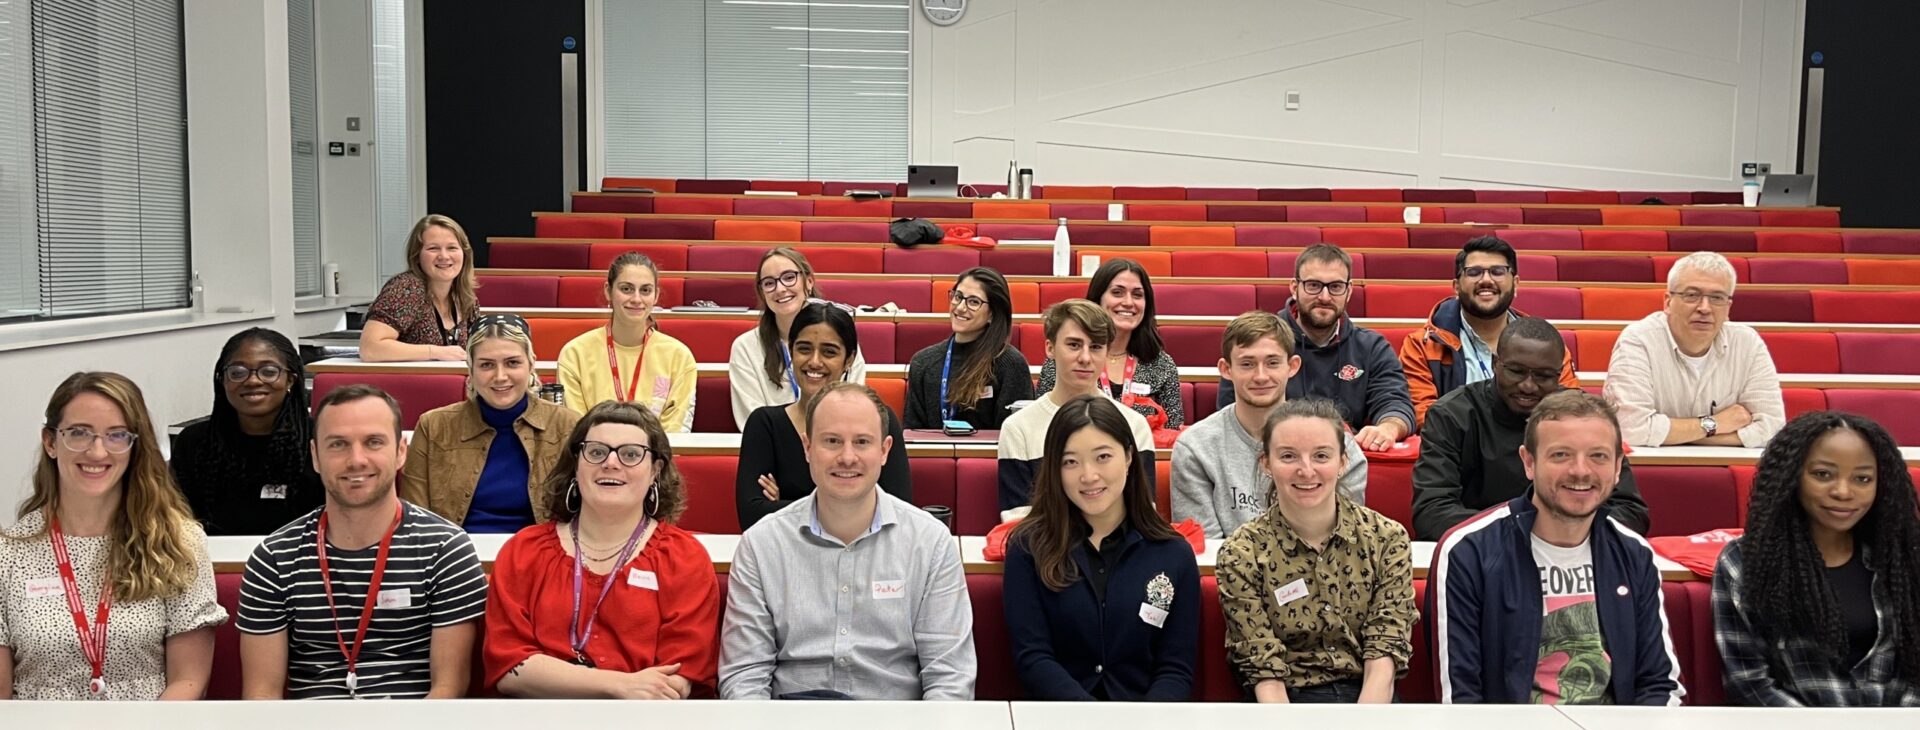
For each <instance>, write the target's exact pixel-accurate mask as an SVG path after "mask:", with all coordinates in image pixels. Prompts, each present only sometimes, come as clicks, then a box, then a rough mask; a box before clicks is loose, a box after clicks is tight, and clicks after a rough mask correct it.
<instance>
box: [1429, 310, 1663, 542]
mask: <svg viewBox="0 0 1920 730" xmlns="http://www.w3.org/2000/svg"><path fill="white" fill-rule="evenodd" d="M1495 345H1496V346H1497V348H1498V349H1497V350H1496V351H1495V354H1494V355H1493V356H1492V363H1493V368H1492V369H1493V375H1492V376H1491V377H1489V378H1488V379H1486V380H1481V381H1478V382H1473V383H1468V384H1466V385H1462V386H1460V387H1458V388H1455V389H1454V390H1453V392H1451V393H1448V394H1446V395H1443V396H1440V398H1439V400H1436V401H1434V404H1433V407H1432V408H1429V409H1428V410H1427V423H1426V425H1425V426H1424V427H1422V428H1421V429H1420V459H1419V461H1416V462H1414V465H1413V539H1415V540H1439V539H1440V537H1441V536H1442V535H1445V534H1446V532H1447V530H1450V529H1452V528H1453V526H1454V525H1457V524H1460V523H1462V522H1465V521H1467V519H1468V518H1471V517H1473V516H1474V515H1476V514H1479V513H1480V511H1481V510H1485V509H1487V508H1489V507H1493V506H1496V505H1499V504H1502V503H1505V502H1506V501H1508V500H1511V499H1513V498H1514V497H1518V496H1520V494H1521V493H1522V492H1525V491H1526V490H1527V485H1528V484H1529V483H1530V482H1531V480H1530V479H1528V478H1527V472H1526V469H1525V465H1524V464H1522V463H1521V461H1520V447H1521V444H1522V443H1523V442H1524V441H1525V438H1526V433H1527V417H1528V416H1530V415H1532V414H1533V408H1534V406H1537V405H1539V404H1540V400H1541V399H1543V398H1546V397H1547V396H1549V395H1552V394H1554V393H1558V392H1560V391H1562V390H1565V389H1567V388H1568V387H1570V386H1568V385H1566V384H1565V383H1564V381H1563V379H1562V373H1563V372H1564V366H1565V361H1566V356H1567V343H1566V342H1565V341H1563V340H1561V339H1560V331H1559V330H1556V329H1554V328H1553V325H1552V324H1550V323H1548V322H1547V321H1546V320H1544V319H1538V318H1535V317H1520V318H1517V319H1514V320H1511V321H1509V322H1507V323H1506V326H1505V327H1504V328H1502V331H1501V333H1500V339H1499V340H1498V341H1497V342H1496V343H1495ZM1606 507H1607V513H1608V514H1610V515H1612V517H1613V519H1615V520H1619V521H1620V522H1621V523H1622V524H1625V525H1626V526H1627V527H1629V528H1632V529H1633V530H1634V531H1635V532H1639V533H1641V534H1646V532H1647V503H1646V502H1644V501H1641V499H1640V490H1639V488H1638V487H1636V486H1635V485H1634V481H1633V467H1631V466H1628V465H1626V464H1621V466H1620V481H1619V483H1618V484H1617V485H1615V487H1614V490H1613V496H1611V497H1608V498H1607V501H1606Z"/></svg>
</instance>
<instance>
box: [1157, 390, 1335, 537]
mask: <svg viewBox="0 0 1920 730" xmlns="http://www.w3.org/2000/svg"><path fill="white" fill-rule="evenodd" d="M1235 407H1237V404H1229V405H1228V406H1227V407H1226V408H1224V409H1222V410H1219V411H1215V412H1214V413H1213V415H1210V416H1207V417H1206V418H1204V419H1201V421H1200V422H1199V423H1196V424H1193V425H1192V426H1189V427H1187V429H1186V430H1185V431H1181V432H1180V440H1178V441H1175V442H1174V443H1173V474H1172V477H1173V485H1172V487H1171V492H1172V497H1173V521H1174V522H1179V521H1181V520H1185V519H1189V518H1190V519H1192V520H1194V521H1196V522H1199V523H1200V526H1201V527H1204V528H1206V531H1207V537H1209V538H1221V539H1224V538H1225V537H1226V536H1228V535H1231V534H1233V531H1234V530H1236V529H1239V527H1240V526H1241V525H1243V524H1245V523H1247V522H1251V521H1252V520H1253V519H1254V518H1257V517H1259V516H1260V515H1261V514H1264V513H1265V512H1266V511H1267V507H1268V506H1269V505H1270V503H1271V501H1272V492H1273V478H1272V477H1269V476H1267V473H1266V472H1265V471H1262V470H1261V469H1260V442H1259V441H1258V439H1257V437H1256V436H1255V435H1253V434H1249V433H1247V431H1246V429H1243V428H1241V427H1240V422H1239V421H1237V420H1235V419H1234V417H1233V409H1234V408H1235ZM1343 438H1344V440H1345V441H1346V451H1347V454H1346V456H1347V467H1346V469H1345V470H1344V471H1342V472H1341V473H1340V483H1339V484H1338V485H1337V486H1338V488H1339V490H1340V494H1341V496H1344V497H1346V498H1347V499H1350V500H1353V503H1354V504H1359V505H1364V504H1366V503H1367V455H1366V453H1365V452H1362V451H1361V450H1360V444H1358V443H1355V442H1354V440H1353V434H1345V435H1344V436H1343Z"/></svg>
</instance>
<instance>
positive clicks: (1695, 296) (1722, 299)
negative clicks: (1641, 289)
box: [1667, 289, 1733, 309]
mask: <svg viewBox="0 0 1920 730" xmlns="http://www.w3.org/2000/svg"><path fill="white" fill-rule="evenodd" d="M1667 293H1668V294H1670V295H1672V296H1673V298H1675V299H1678V300H1680V303H1682V304H1685V305H1687V306H1689V307H1691V306H1696V305H1698V304H1699V303H1700V300H1702V299H1705V300H1707V303H1709V304H1712V305H1713V308H1714V309H1726V308H1727V307H1728V306H1731V305H1732V304H1733V295H1731V294H1721V293H1719V292H1714V293H1712V294H1708V293H1706V292H1703V291H1699V290H1697V289H1688V290H1686V291H1670V292H1667Z"/></svg>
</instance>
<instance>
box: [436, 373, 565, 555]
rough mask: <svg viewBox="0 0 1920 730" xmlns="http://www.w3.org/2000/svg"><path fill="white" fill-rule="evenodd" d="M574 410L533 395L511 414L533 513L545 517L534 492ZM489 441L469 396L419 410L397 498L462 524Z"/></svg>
mask: <svg viewBox="0 0 1920 730" xmlns="http://www.w3.org/2000/svg"><path fill="white" fill-rule="evenodd" d="M579 422H580V414H578V413H574V412H573V411H570V410H568V409H567V408H566V407H564V406H559V405H555V404H553V403H549V402H547V401H544V400H541V399H539V398H533V399H532V402H531V403H529V404H527V410H526V411H525V412H522V413H521V414H520V417H519V418H517V419H514V422H513V432H514V433H515V434H517V435H519V437H520V445H521V446H522V447H524V448H526V450H527V461H528V464H527V467H528V468H527V496H528V497H530V498H531V499H532V500H533V518H534V519H535V520H536V521H539V522H546V521H547V520H549V519H551V516H550V515H548V514H547V512H546V504H545V502H546V500H545V499H543V498H542V497H541V495H540V494H538V493H536V490H538V488H539V486H540V482H541V481H543V480H545V479H546V477H547V472H548V471H549V470H551V469H553V465H554V463H555V462H558V461H559V460H560V457H561V456H562V455H564V454H565V453H566V444H565V441H566V438H567V435H568V434H570V433H572V432H573V426H574V424H576V423H579ZM492 446H493V427H492V426H488V425H487V423H486V421H483V420H481V418H480V406H479V404H478V403H475V402H474V400H473V399H472V398H468V399H466V400H463V401H461V402H459V403H454V404H451V405H445V406H441V407H439V408H435V409H433V410H431V411H427V412H426V413H423V414H420V420H419V422H418V423H416V424H415V425H414V427H413V441H412V443H410V444H408V446H407V464H406V467H405V468H404V469H403V470H402V472H401V476H400V498H401V499H405V500H407V501H408V502H412V503H414V504H417V505H420V506H421V507H425V508H427V509H428V510H431V511H432V512H433V513H434V514H437V515H440V516H441V517H445V518H447V519H448V520H450V521H452V522H453V524H456V525H460V524H465V523H466V520H467V507H468V506H469V505H471V504H472V503H473V489H474V485H476V484H478V483H479V482H480V470H481V469H483V468H485V467H486V465H487V449H488V448H490V447H492Z"/></svg>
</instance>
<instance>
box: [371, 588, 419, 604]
mask: <svg viewBox="0 0 1920 730" xmlns="http://www.w3.org/2000/svg"><path fill="white" fill-rule="evenodd" d="M373 605H374V607H376V608H409V607H412V606H413V590H412V589H409V588H389V589H387V590H384V591H381V592H380V597H379V598H377V599H375V600H374V604H373Z"/></svg>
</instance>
